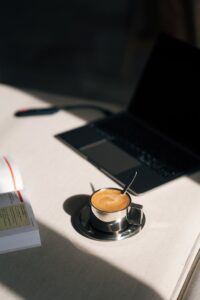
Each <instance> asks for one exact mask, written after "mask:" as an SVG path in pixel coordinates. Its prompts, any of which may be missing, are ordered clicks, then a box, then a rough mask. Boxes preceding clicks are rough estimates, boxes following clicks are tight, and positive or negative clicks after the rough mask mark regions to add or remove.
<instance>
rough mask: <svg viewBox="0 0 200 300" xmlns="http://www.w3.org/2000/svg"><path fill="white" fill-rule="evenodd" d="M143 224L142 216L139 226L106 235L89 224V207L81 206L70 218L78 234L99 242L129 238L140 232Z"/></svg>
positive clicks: (131, 226) (130, 226)
mask: <svg viewBox="0 0 200 300" xmlns="http://www.w3.org/2000/svg"><path fill="white" fill-rule="evenodd" d="M144 224H145V215H144V214H143V218H142V223H141V225H138V226H136V225H131V224H130V225H129V226H128V227H127V228H126V229H125V230H124V231H122V232H115V233H106V232H103V231H100V230H97V229H95V228H94V227H93V226H92V225H91V224H90V207H89V205H85V206H83V207H82V208H81V209H80V210H79V211H77V213H76V214H75V215H74V216H72V225H73V227H74V228H75V229H76V231H78V232H79V233H80V234H82V235H84V236H86V237H88V238H90V239H94V240H99V241H119V240H123V239H126V238H128V237H131V236H133V235H135V234H137V233H139V232H140V231H141V229H142V228H143V227H144Z"/></svg>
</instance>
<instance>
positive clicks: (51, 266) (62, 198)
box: [0, 85, 200, 300]
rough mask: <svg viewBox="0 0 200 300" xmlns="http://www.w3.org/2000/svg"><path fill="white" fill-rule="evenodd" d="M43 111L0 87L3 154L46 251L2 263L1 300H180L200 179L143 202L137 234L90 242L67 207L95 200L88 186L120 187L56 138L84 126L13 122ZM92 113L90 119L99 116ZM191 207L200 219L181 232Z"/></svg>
mask: <svg viewBox="0 0 200 300" xmlns="http://www.w3.org/2000/svg"><path fill="white" fill-rule="evenodd" d="M50 99H51V98H50ZM74 101H75V102H76V100H74ZM67 102H70V99H67ZM73 103H74V102H73ZM39 105H40V106H44V105H46V103H44V102H41V101H40V99H39V97H38V96H37V97H36V96H35V95H33V94H30V93H28V92H23V91H20V90H18V89H15V88H12V87H8V86H4V85H0V107H1V109H0V152H1V154H9V155H11V156H12V157H13V158H14V159H15V161H16V162H17V164H18V165H19V168H20V170H21V173H22V177H23V179H24V185H25V187H26V188H27V191H28V192H29V194H30V196H31V197H30V199H31V204H32V207H33V210H34V214H35V217H36V219H37V221H38V223H39V227H40V234H41V240H42V247H41V248H34V249H27V250H23V251H20V252H15V253H9V254H3V255H1V256H0V299H4V300H8V299H9V300H17V299H29V300H32V299H37V300H40V299H41V300H45V299H48V300H50V299H54V300H55V299H75V300H78V299H91V300H93V299H142V300H151V299H153V300H155V299H170V297H172V299H175V298H176V296H177V294H178V292H179V291H180V288H181V285H182V283H183V281H184V279H185V274H186V273H182V271H183V269H184V268H185V270H189V268H190V265H191V261H192V259H193V257H190V251H191V244H193V243H194V242H195V240H196V238H197V236H198V234H199V228H200V226H199V225H200V218H199V217H198V216H199V211H200V187H199V181H200V174H196V175H195V176H193V177H194V178H192V177H191V178H188V177H182V178H179V179H177V180H175V181H173V182H170V183H168V184H166V185H163V186H161V187H159V188H157V189H154V190H153V191H149V192H148V193H146V194H144V195H143V196H141V197H140V200H139V201H140V203H142V204H143V205H144V211H145V214H146V217H147V221H146V225H145V227H144V229H143V230H142V231H141V232H140V233H139V234H138V235H136V236H133V237H132V238H130V239H127V240H123V241H120V242H99V241H94V240H90V239H87V238H85V237H83V236H81V235H80V234H78V233H77V232H76V231H75V230H74V229H73V227H72V225H71V222H70V215H69V214H67V213H66V212H65V210H64V209H63V205H64V203H65V205H67V206H68V211H69V210H70V205H71V207H72V206H73V203H75V201H77V199H79V196H78V195H89V194H91V192H92V191H91V186H90V183H92V184H93V185H94V187H95V188H96V189H98V188H101V187H107V186H113V187H114V186H117V184H115V183H114V182H113V181H112V180H110V179H109V178H108V177H106V176H105V175H104V174H103V173H101V172H100V171H98V170H97V169H96V168H95V167H94V166H92V165H91V164H90V163H88V162H87V161H86V160H84V159H82V158H81V157H80V156H79V155H77V154H76V153H75V152H73V151H72V150H71V149H69V148H68V147H66V146H65V145H64V144H62V143H60V142H59V141H58V140H56V139H55V138H54V137H53V136H54V135H55V134H57V133H60V132H62V131H65V130H68V129H71V128H74V127H77V126H80V125H83V124H84V123H85V122H86V121H85V120H84V119H81V118H80V117H78V116H76V115H74V114H72V113H67V112H65V111H60V112H59V113H57V114H55V115H50V116H42V117H29V118H15V117H14V116H13V114H14V112H15V111H16V110H18V109H19V108H22V107H27V106H28V107H38V106H39ZM87 114H88V117H89V118H90V120H91V119H92V118H93V117H95V116H99V115H100V114H98V113H95V112H91V111H88V112H87ZM194 179H195V180H194ZM73 197H74V198H73ZM138 199H139V198H137V200H138ZM66 200H67V202H66ZM191 204H192V205H193V206H195V207H196V213H193V216H191V215H190V214H188V217H187V220H185V221H187V222H189V223H190V222H193V223H194V228H195V229H194V230H191V228H189V229H188V231H187V230H186V231H185V232H183V230H182V227H181V224H178V225H177V222H176V219H177V217H178V218H180V220H182V222H183V220H184V218H185V215H186V213H187V211H188V207H189V206H190V205H191ZM180 206H181V210H180V209H179V208H180ZM169 210H170V213H167V212H169ZM197 228H198V229H197ZM175 231H176V232H177V239H176V237H175V235H174V232H175ZM185 235H186V236H187V241H186V240H185ZM177 241H178V242H177ZM196 247H197V246H196ZM161 248H162V251H160V249H161ZM195 251H196V250H195ZM195 253H196V252H195ZM188 258H189V259H188ZM177 282H178V284H177Z"/></svg>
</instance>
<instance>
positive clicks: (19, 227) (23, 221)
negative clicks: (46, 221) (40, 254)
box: [0, 156, 41, 253]
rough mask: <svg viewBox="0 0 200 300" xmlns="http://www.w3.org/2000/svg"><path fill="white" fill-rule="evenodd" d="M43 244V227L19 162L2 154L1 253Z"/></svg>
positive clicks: (0, 183) (0, 177)
mask: <svg viewBox="0 0 200 300" xmlns="http://www.w3.org/2000/svg"><path fill="white" fill-rule="evenodd" d="M40 245H41V240H40V234H39V228H38V225H37V222H36V220H35V217H34V213H33V210H32V207H31V204H30V201H29V199H28V196H27V194H26V193H25V191H24V189H23V182H22V177H21V174H20V172H19V168H18V167H17V165H16V164H15V162H14V161H13V160H12V159H11V158H10V157H7V156H0V253H5V252H10V251H16V250H21V249H25V248H30V247H36V246H40Z"/></svg>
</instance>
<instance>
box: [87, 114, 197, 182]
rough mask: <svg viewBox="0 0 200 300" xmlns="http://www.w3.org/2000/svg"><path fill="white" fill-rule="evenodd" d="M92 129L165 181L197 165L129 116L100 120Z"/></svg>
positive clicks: (186, 155) (194, 160)
mask: <svg viewBox="0 0 200 300" xmlns="http://www.w3.org/2000/svg"><path fill="white" fill-rule="evenodd" d="M92 126H93V127H95V128H96V130H98V131H99V132H100V133H101V134H102V136H104V137H105V138H108V139H110V140H112V142H113V143H114V144H116V145H118V146H120V147H121V148H123V149H124V150H126V151H127V152H128V153H130V154H131V155H133V156H134V157H135V158H136V159H138V160H139V161H140V162H142V163H144V164H145V165H146V166H148V167H150V168H151V169H153V170H155V171H156V172H157V173H159V174H160V175H161V176H163V177H165V178H167V177H172V176H176V175H177V174H180V173H182V172H184V171H185V170H188V169H190V168H192V167H194V164H196V159H193V158H191V157H190V156H189V155H188V154H187V153H184V152H183V151H181V150H180V149H178V148H177V147H176V146H175V145H173V144H170V143H169V142H168V141H166V140H165V139H163V138H162V137H160V136H158V135H156V134H155V133H154V132H152V131H151V130H150V129H148V128H145V127H143V126H142V125H141V124H139V123H138V122H137V121H136V120H134V119H133V118H132V117H131V116H129V115H127V114H124V115H123V114H121V115H119V116H116V117H114V118H108V119H103V120H100V121H99V122H96V123H94V124H93V125H92ZM127 128H128V130H127Z"/></svg>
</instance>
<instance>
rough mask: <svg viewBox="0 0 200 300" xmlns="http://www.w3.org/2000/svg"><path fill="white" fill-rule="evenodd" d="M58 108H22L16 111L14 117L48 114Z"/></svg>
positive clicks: (56, 110)
mask: <svg viewBox="0 0 200 300" xmlns="http://www.w3.org/2000/svg"><path fill="white" fill-rule="evenodd" d="M59 110H60V108H59V107H57V106H51V107H45V108H27V109H26V108H24V109H20V110H18V111H16V113H15V116H16V117H29V116H38V115H50V114H54V113H56V112H58V111H59Z"/></svg>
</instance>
